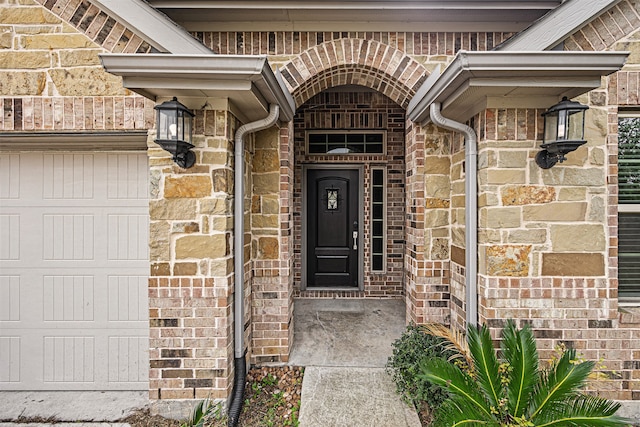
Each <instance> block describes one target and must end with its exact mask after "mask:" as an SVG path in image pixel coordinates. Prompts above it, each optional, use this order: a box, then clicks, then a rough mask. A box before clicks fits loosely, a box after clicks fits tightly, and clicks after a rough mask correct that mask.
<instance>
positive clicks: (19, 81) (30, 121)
mask: <svg viewBox="0 0 640 427" xmlns="http://www.w3.org/2000/svg"><path fill="white" fill-rule="evenodd" d="M48 3H52V2H48ZM54 3H56V2H54ZM86 6H87V4H80V2H73V1H71V2H69V1H62V0H61V1H58V2H57V3H56V5H55V9H56V11H59V12H60V17H58V16H56V15H55V14H54V13H52V12H50V11H48V10H47V9H45V8H43V7H42V6H41V5H40V4H39V3H38V2H36V1H35V0H20V1H17V0H0V105H2V107H3V114H0V131H78V130H131V129H149V128H151V127H153V123H154V120H155V114H154V111H153V105H154V103H153V102H152V101H150V100H148V99H146V98H143V97H141V96H138V95H134V94H133V93H132V92H130V91H128V90H127V89H124V88H123V87H122V79H120V78H119V77H115V76H113V75H111V74H109V73H107V72H105V71H104V70H103V69H102V67H101V66H100V61H99V58H98V54H100V53H103V52H107V51H111V50H114V51H125V52H131V51H133V52H135V51H148V50H149V46H148V45H147V44H146V43H144V42H142V40H141V39H140V38H138V37H134V36H133V35H132V34H131V33H130V32H129V36H128V37H125V36H124V34H120V36H119V37H117V34H118V33H119V32H121V33H123V32H124V27H121V26H120V27H119V26H118V25H116V23H115V21H113V20H112V19H111V20H109V19H106V17H105V16H104V14H102V15H101V16H100V18H99V19H98V20H97V21H95V22H94V21H92V20H91V19H89V17H90V16H93V14H98V15H99V13H98V12H97V10H95V8H87V7H86ZM103 18H105V19H103ZM69 21H70V22H72V23H74V24H77V25H79V26H81V27H83V28H85V30H86V31H87V33H86V34H83V33H81V32H79V31H78V30H77V29H76V28H74V26H72V25H70V24H68V23H67V22H69ZM99 22H102V24H101V25H99ZM89 24H92V25H89Z"/></svg>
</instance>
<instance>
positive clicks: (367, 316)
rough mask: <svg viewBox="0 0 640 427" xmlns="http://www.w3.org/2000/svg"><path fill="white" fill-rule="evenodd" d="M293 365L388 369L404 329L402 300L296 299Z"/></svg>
mask: <svg viewBox="0 0 640 427" xmlns="http://www.w3.org/2000/svg"><path fill="white" fill-rule="evenodd" d="M294 307H295V308H294V343H293V348H292V350H291V356H290V358H289V364H290V365H294V366H357V367H384V366H385V364H386V363H387V359H388V358H389V356H391V354H392V347H391V344H392V343H393V342H394V341H395V340H396V339H398V338H399V337H400V336H401V335H402V333H403V332H404V330H405V303H404V300H402V299H302V298H301V299H296V300H295V306H294Z"/></svg>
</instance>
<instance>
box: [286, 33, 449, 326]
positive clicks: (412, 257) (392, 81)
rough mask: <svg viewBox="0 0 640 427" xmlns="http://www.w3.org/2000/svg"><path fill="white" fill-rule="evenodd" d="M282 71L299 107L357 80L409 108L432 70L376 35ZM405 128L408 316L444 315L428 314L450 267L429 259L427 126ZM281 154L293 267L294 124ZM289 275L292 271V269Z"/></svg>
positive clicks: (326, 46) (319, 51) (322, 48)
mask: <svg viewBox="0 0 640 427" xmlns="http://www.w3.org/2000/svg"><path fill="white" fill-rule="evenodd" d="M280 71H281V73H282V75H283V77H284V79H285V82H286V84H287V87H288V88H289V90H290V92H291V93H292V95H293V96H294V99H295V102H296V106H297V107H300V106H302V105H303V104H304V103H305V102H307V101H308V100H310V99H312V98H313V97H314V96H316V95H318V94H320V93H321V92H323V91H325V90H327V89H331V88H335V87H338V86H345V85H355V86H363V87H366V88H369V89H373V90H375V91H377V92H379V93H381V94H383V95H385V96H386V97H388V98H389V99H390V100H392V101H393V102H395V103H396V104H397V105H398V106H400V107H401V108H402V109H405V110H406V108H407V106H408V104H409V101H410V100H411V98H412V97H413V96H414V95H415V93H416V91H417V89H418V88H419V87H420V86H421V85H422V83H423V82H424V80H425V79H426V78H427V77H428V75H429V72H428V70H427V69H426V68H425V67H424V66H423V65H422V64H421V63H419V62H418V61H416V60H415V59H414V58H412V57H410V56H408V55H407V54H406V53H405V52H403V51H401V50H399V49H397V48H394V47H392V46H389V45H386V44H383V43H380V42H378V41H373V40H364V39H346V38H345V39H338V40H332V41H328V42H325V43H322V44H320V45H318V46H314V47H312V48H310V49H308V50H306V51H305V52H303V53H301V54H300V55H299V56H298V57H296V58H294V59H292V60H291V61H289V62H287V63H285V64H284V65H283V66H282V67H281V68H280ZM404 127H405V141H404V142H405V144H404V162H405V168H406V171H407V173H406V174H405V177H404V188H405V198H406V203H405V212H406V214H405V215H406V220H405V242H406V250H405V253H404V271H405V279H404V283H405V296H406V301H407V320H408V321H412V322H424V321H426V320H444V318H443V316H441V313H440V311H442V312H443V313H444V311H443V310H438V309H437V308H436V311H437V313H435V314H434V313H430V314H427V311H428V310H431V311H433V308H429V307H425V306H426V302H425V301H424V299H426V298H428V297H430V296H431V291H430V290H429V289H430V287H431V286H430V285H431V284H432V282H434V277H437V279H436V281H437V284H436V285H442V284H443V281H446V279H445V277H446V276H447V275H446V274H445V273H443V270H444V269H445V268H448V266H446V265H444V264H445V263H442V262H439V263H437V265H436V263H431V262H428V261H426V260H425V242H424V240H425V230H424V224H425V218H424V215H425V194H424V185H425V175H424V154H425V149H424V140H425V138H424V130H423V129H422V128H421V127H419V126H415V125H414V124H413V123H411V122H405V123H404ZM280 159H281V181H280V183H281V192H280V206H282V207H283V209H282V210H281V213H282V215H281V216H282V218H283V220H286V221H285V224H286V226H285V228H286V229H287V230H286V233H287V236H290V237H289V238H288V239H286V244H283V246H282V248H281V250H282V255H283V256H285V255H286V256H285V258H283V259H287V265H288V266H289V267H290V268H293V261H292V259H291V257H292V254H293V246H294V240H295V236H294V234H293V228H294V227H293V223H294V221H293V216H294V211H295V207H294V206H295V203H296V201H295V200H294V194H293V189H294V181H295V179H294V176H295V172H294V171H295V164H296V159H295V151H294V134H293V129H292V128H289V129H286V130H284V129H283V132H281V141H280ZM409 171H410V173H409ZM432 264H433V265H432ZM435 270H438V271H435ZM290 274H291V276H293V271H291V273H290ZM441 278H442V280H441ZM289 280H290V283H292V282H293V278H292V277H290V279H289ZM440 288H441V287H440ZM289 297H291V294H289Z"/></svg>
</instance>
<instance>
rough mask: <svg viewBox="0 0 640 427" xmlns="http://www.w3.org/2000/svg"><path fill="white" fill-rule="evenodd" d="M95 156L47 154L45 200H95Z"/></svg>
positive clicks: (43, 172)
mask: <svg viewBox="0 0 640 427" xmlns="http://www.w3.org/2000/svg"><path fill="white" fill-rule="evenodd" d="M94 170H96V169H95V168H94V155H93V154H69V153H65V154H62V153H57V154H45V155H44V156H43V168H42V180H43V182H42V188H43V199H45V200H47V199H93V197H94V191H93V189H94V184H93V183H94Z"/></svg>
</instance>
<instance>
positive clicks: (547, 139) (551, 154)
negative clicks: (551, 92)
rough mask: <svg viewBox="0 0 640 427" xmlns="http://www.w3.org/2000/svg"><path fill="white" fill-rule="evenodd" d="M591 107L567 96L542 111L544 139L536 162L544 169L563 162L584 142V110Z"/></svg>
mask: <svg viewBox="0 0 640 427" xmlns="http://www.w3.org/2000/svg"><path fill="white" fill-rule="evenodd" d="M588 109H589V107H588V106H586V105H582V104H580V103H579V102H574V101H570V100H568V99H567V97H566V96H565V97H564V98H562V101H560V102H559V103H557V104H556V105H554V106H553V107H551V108H549V109H548V110H547V111H546V112H544V113H542V115H543V116H544V141H543V143H542V145H541V146H540V148H542V151H540V152H539V153H538V154H536V163H537V164H538V166H540V167H541V168H542V169H549V168H551V167H553V165H555V164H556V163H558V162H560V163H562V162H563V161H565V160H566V159H567V158H566V157H565V154H567V153H570V152H572V151H574V150H575V149H577V148H578V147H580V146H581V145H582V144H584V143H585V142H587V141H585V140H584V112H585V111H586V110H588Z"/></svg>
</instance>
